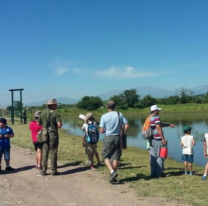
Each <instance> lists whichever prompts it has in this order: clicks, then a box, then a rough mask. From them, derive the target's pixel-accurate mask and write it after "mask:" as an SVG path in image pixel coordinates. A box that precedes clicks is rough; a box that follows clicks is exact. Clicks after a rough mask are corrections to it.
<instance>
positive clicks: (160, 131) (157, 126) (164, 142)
mask: <svg viewBox="0 0 208 206" xmlns="http://www.w3.org/2000/svg"><path fill="white" fill-rule="evenodd" d="M155 126H156V129H157V132H158V134H159V135H160V137H161V139H162V143H163V144H164V145H166V144H167V141H166V140H165V138H164V136H163V131H162V127H161V125H160V124H156V125H155Z"/></svg>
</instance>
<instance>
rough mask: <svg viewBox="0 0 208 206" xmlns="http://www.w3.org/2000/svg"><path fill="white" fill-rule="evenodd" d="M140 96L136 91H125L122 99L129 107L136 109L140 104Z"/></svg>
mask: <svg viewBox="0 0 208 206" xmlns="http://www.w3.org/2000/svg"><path fill="white" fill-rule="evenodd" d="M139 98H140V96H139V95H138V94H137V90H136V89H129V90H125V91H124V92H123V94H122V99H123V102H124V104H125V105H126V106H127V107H134V106H135V105H136V104H137V103H138V102H139Z"/></svg>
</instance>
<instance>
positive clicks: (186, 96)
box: [176, 87, 194, 104]
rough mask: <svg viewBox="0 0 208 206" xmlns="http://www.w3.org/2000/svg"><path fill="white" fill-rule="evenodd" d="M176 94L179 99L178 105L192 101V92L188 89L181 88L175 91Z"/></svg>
mask: <svg viewBox="0 0 208 206" xmlns="http://www.w3.org/2000/svg"><path fill="white" fill-rule="evenodd" d="M176 94H177V95H178V96H179V98H180V103H181V104H186V103H189V102H191V101H192V99H193V94H194V92H193V91H192V90H190V89H187V88H185V87H182V88H179V89H176Z"/></svg>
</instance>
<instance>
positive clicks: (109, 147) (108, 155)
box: [29, 99, 129, 183]
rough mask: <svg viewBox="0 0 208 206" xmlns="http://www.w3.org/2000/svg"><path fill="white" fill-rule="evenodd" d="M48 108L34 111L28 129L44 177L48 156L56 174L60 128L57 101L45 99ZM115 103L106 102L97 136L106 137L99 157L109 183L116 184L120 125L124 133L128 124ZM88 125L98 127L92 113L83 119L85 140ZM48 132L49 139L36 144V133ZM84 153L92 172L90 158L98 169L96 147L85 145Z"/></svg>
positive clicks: (94, 145)
mask: <svg viewBox="0 0 208 206" xmlns="http://www.w3.org/2000/svg"><path fill="white" fill-rule="evenodd" d="M47 104H48V108H47V109H46V110H44V111H43V112H40V111H37V112H35V115H34V116H35V119H34V121H32V122H31V123H30V125H29V129H30V130H31V135H32V141H33V143H34V147H35V150H36V151H37V152H36V166H35V168H36V169H38V170H40V171H41V175H46V171H47V163H48V155H49V153H50V156H51V169H52V175H58V171H57V150H58V142H59V135H58V129H59V128H61V127H62V121H61V116H60V114H59V113H58V112H57V111H56V108H57V101H56V100H55V99H52V100H48V103H47ZM115 107H116V104H115V102H114V101H113V100H110V101H108V103H107V109H108V112H107V113H106V114H104V115H102V117H101V120H100V125H99V127H100V129H99V132H100V133H104V134H105V138H104V141H103V149H102V157H103V159H104V162H105V164H106V166H107V168H108V169H109V173H110V179H109V181H110V182H111V183H114V182H116V181H117V180H116V177H117V176H118V174H117V168H118V162H119V160H120V158H121V154H122V150H121V148H120V140H119V133H120V129H121V127H122V125H124V132H125V133H127V130H128V128H129V124H128V122H127V120H126V118H125V117H124V116H123V114H122V113H121V112H117V111H115ZM89 124H94V125H95V126H96V127H98V125H97V123H96V121H95V118H94V116H93V114H92V113H88V114H87V115H86V116H85V123H84V124H83V126H82V129H83V130H84V132H85V135H84V138H86V137H87V135H88V134H87V133H88V126H89ZM40 130H42V131H47V134H48V139H47V141H44V142H42V143H40V142H38V140H37V134H38V132H39V131H40ZM85 151H86V154H87V155H88V158H89V161H90V164H91V169H92V170H95V169H96V168H95V166H94V161H93V157H94V156H95V157H96V158H97V161H98V163H97V166H100V165H101V161H100V158H99V155H98V152H97V144H89V143H86V144H85Z"/></svg>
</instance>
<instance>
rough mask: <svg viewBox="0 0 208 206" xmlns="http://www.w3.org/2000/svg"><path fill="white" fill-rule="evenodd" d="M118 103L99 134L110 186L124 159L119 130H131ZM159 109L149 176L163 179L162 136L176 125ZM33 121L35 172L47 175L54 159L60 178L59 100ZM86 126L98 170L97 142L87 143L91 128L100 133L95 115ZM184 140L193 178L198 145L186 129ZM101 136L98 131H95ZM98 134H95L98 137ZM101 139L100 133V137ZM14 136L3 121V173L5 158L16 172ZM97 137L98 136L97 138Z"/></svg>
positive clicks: (154, 112)
mask: <svg viewBox="0 0 208 206" xmlns="http://www.w3.org/2000/svg"><path fill="white" fill-rule="evenodd" d="M115 108H116V103H115V102H114V101H113V100H110V101H108V103H107V110H108V112H107V113H105V114H103V115H102V116H101V119H100V124H99V132H100V133H103V134H104V136H105V137H104V140H103V148H102V153H101V154H102V158H103V160H104V163H105V165H106V166H107V168H108V170H109V174H110V175H109V176H110V177H109V182H110V183H116V182H118V181H117V176H118V172H117V169H118V163H119V161H120V158H121V155H122V149H121V146H120V130H121V127H124V128H123V129H124V133H125V134H126V133H127V131H128V129H129V124H128V121H127V119H126V118H125V117H124V115H123V114H122V113H121V112H118V111H116V110H115ZM160 110H161V108H159V107H158V106H157V105H152V106H151V107H150V124H151V130H152V131H153V134H152V136H151V138H149V139H148V144H149V154H150V176H151V177H152V178H155V177H164V176H165V174H164V173H163V170H164V160H165V159H164V158H163V157H161V156H160V152H161V148H162V147H164V146H167V141H166V139H165V137H164V134H163V129H162V128H163V127H172V128H174V127H175V125H174V124H169V123H162V122H161V120H160V117H159V111H160ZM34 118H35V119H34V121H32V122H30V124H29V129H30V130H31V137H32V141H33V144H34V148H35V150H36V156H35V159H36V166H35V168H36V169H37V170H39V171H40V173H41V175H42V176H45V175H46V174H47V169H48V158H49V155H50V158H51V170H52V175H58V174H59V173H58V171H57V159H58V158H57V152H58V145H59V134H58V129H59V128H61V127H62V120H61V116H60V114H59V113H58V111H57V101H56V99H50V100H48V102H47V109H46V110H44V111H42V112H40V111H37V112H35V114H34ZM84 121H85V122H84V124H83V126H82V129H83V131H84V133H85V134H84V138H83V139H84V140H85V141H84V142H85V144H84V146H85V153H86V154H87V155H88V160H89V162H90V164H91V169H92V170H96V166H95V165H94V160H93V158H94V156H95V157H96V159H97V162H98V164H97V166H101V161H100V158H99V154H98V152H97V141H95V142H94V143H92V142H87V141H86V139H87V138H88V136H89V127H91V125H92V126H93V127H94V128H96V130H98V125H97V123H96V121H95V118H94V116H93V114H92V113H87V115H86V116H85V118H84ZM40 131H41V135H42V136H43V137H42V138H43V141H42V142H39V141H38V139H37V135H38V133H39V132H40ZM183 131H184V136H183V137H181V146H182V160H183V161H184V174H188V171H187V170H188V166H189V170H190V172H189V174H190V175H193V146H194V145H195V140H194V137H193V136H192V135H191V127H190V126H188V125H187V126H185V127H184V128H183ZM96 132H97V133H98V131H96ZM97 133H96V134H97ZM96 134H95V135H96ZM98 135H99V133H98ZM13 136H14V133H13V130H12V128H11V127H8V126H7V121H6V119H5V118H0V171H1V169H2V168H1V160H2V156H3V155H4V159H5V162H6V168H5V170H6V171H13V170H14V168H12V167H11V166H10V147H11V146H10V138H12V137H13ZM94 137H95V136H94ZM207 143H208V133H206V134H205V137H204V156H205V157H206V158H208V156H207V154H208V149H207ZM207 172H208V163H207V164H206V166H205V171H204V175H203V176H202V180H206V178H207Z"/></svg>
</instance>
